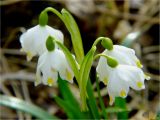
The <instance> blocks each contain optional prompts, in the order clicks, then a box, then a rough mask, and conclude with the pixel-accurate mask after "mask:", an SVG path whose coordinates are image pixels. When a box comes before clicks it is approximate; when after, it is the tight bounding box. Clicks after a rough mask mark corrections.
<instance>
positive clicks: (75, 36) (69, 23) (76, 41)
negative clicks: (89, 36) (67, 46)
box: [61, 9, 84, 63]
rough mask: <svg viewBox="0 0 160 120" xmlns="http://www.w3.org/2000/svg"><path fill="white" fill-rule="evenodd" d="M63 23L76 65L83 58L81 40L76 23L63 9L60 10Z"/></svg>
mask: <svg viewBox="0 0 160 120" xmlns="http://www.w3.org/2000/svg"><path fill="white" fill-rule="evenodd" d="M61 13H62V18H63V22H64V24H65V25H66V27H67V29H68V30H69V32H70V34H71V39H72V44H73V48H74V52H75V54H76V58H77V61H78V63H81V62H82V60H83V57H84V51H83V45H82V38H81V35H80V32H79V28H78V25H77V23H76V22H75V20H74V18H73V16H72V15H71V14H70V13H69V12H68V11H67V10H65V9H62V11H61Z"/></svg>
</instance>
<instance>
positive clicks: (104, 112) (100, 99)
mask: <svg viewBox="0 0 160 120" xmlns="http://www.w3.org/2000/svg"><path fill="white" fill-rule="evenodd" d="M96 86H97V91H98V98H99V102H100V106H101V108H102V114H103V117H104V119H107V112H106V108H105V105H104V102H103V100H102V96H101V93H100V88H99V84H98V78H97V76H96Z"/></svg>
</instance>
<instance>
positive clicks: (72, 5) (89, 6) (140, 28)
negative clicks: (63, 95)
mask: <svg viewBox="0 0 160 120" xmlns="http://www.w3.org/2000/svg"><path fill="white" fill-rule="evenodd" d="M46 7H54V8H55V9H57V10H59V11H61V9H62V8H65V9H67V10H68V11H69V12H71V14H72V15H73V16H74V18H75V20H76V22H77V24H78V26H79V28H80V32H81V35H82V39H83V45H84V51H85V53H87V51H88V50H89V49H90V48H91V46H92V43H93V42H94V40H95V39H96V38H97V37H100V36H106V37H109V38H111V39H112V40H113V42H114V43H115V44H122V45H125V46H128V47H131V48H133V49H135V51H136V54H137V56H138V57H139V59H140V60H141V62H142V63H143V65H144V68H143V69H144V71H145V72H146V73H147V74H148V75H150V76H151V80H150V81H146V82H145V84H146V89H145V90H142V91H140V92H139V91H134V90H131V91H130V92H129V95H128V97H127V98H126V100H127V108H128V109H129V118H130V119H135V120H146V119H150V118H155V116H156V115H158V114H160V103H159V97H160V96H159V94H160V92H159V91H160V84H159V83H160V76H159V75H160V69H159V68H160V65H159V61H160V45H159V41H160V36H159V35H160V1H159V0H1V1H0V15H1V19H0V20H1V22H0V28H1V34H0V41H1V42H0V44H1V48H0V94H3V95H4V94H5V95H7V96H14V97H17V98H19V99H22V100H24V101H26V102H29V103H33V104H35V105H37V106H39V107H41V108H43V109H44V110H45V111H47V112H49V113H50V114H54V115H56V116H58V117H60V118H67V117H66V114H65V113H64V111H63V110H62V109H61V108H60V107H59V106H58V105H57V104H56V103H55V101H54V100H53V99H52V98H53V94H54V95H58V94H59V90H58V87H57V86H54V87H48V86H44V85H39V86H37V87H35V86H34V83H33V82H34V80H35V72H36V65H37V58H36V57H35V58H34V59H33V60H32V61H31V62H27V61H26V56H25V54H24V53H22V52H20V48H21V45H20V42H19V37H20V35H21V34H22V33H23V32H24V31H26V30H27V29H28V28H31V27H33V26H35V25H37V24H38V16H39V13H40V12H41V11H42V10H43V9H45V8H46ZM48 24H49V25H50V26H52V27H54V28H57V29H60V30H61V31H62V32H63V33H64V37H65V45H66V46H67V47H68V48H69V49H70V50H71V51H73V48H72V43H71V40H70V35H69V33H68V31H67V29H66V28H65V26H64V24H63V23H62V21H60V19H59V18H58V17H57V16H56V15H54V14H49V23H48ZM102 51H103V48H102V47H101V46H100V45H99V46H98V52H102ZM96 65H97V61H95V62H94V64H93V68H92V72H91V77H92V76H93V77H94V73H95V67H96ZM92 82H93V88H95V83H94V81H92ZM100 85H101V94H102V95H103V99H104V102H105V104H106V106H107V105H108V95H107V89H106V88H105V86H104V85H103V84H100ZM70 87H71V89H73V92H74V94H75V96H76V97H77V99H79V98H78V97H79V96H78V94H79V92H78V88H77V86H76V85H71V86H70ZM95 96H97V93H96V90H95ZM110 117H111V118H113V119H115V118H116V117H115V115H114V113H113V114H111V116H110ZM0 118H1V119H20V120H24V119H27V120H30V119H34V117H33V116H31V115H29V114H24V113H23V112H20V111H16V110H14V109H11V108H9V107H4V106H0Z"/></svg>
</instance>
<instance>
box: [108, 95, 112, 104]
mask: <svg viewBox="0 0 160 120" xmlns="http://www.w3.org/2000/svg"><path fill="white" fill-rule="evenodd" d="M109 105H113V97H112V96H109Z"/></svg>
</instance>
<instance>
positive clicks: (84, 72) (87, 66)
mask: <svg viewBox="0 0 160 120" xmlns="http://www.w3.org/2000/svg"><path fill="white" fill-rule="evenodd" d="M95 51H96V47H95V46H94V47H92V48H91V49H90V51H89V52H88V53H87V55H86V56H85V58H84V59H83V61H82V64H81V68H80V76H79V77H80V86H79V87H80V96H81V99H82V110H84V111H85V110H86V109H87V105H86V96H87V93H86V87H87V82H88V78H89V73H90V70H91V66H92V63H93V57H94V53H95Z"/></svg>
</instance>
